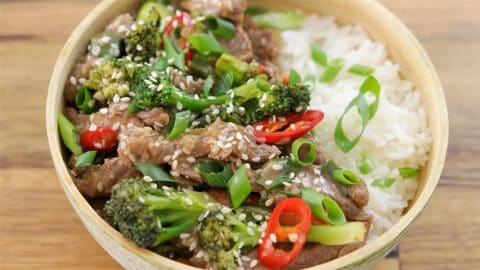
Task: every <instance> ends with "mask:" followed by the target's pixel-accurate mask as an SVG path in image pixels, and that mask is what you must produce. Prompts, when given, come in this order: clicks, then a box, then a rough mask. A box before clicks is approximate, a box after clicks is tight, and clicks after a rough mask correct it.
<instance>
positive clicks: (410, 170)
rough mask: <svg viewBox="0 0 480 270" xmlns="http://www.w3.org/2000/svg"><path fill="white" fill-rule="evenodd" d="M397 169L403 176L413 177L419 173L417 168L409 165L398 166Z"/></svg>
mask: <svg viewBox="0 0 480 270" xmlns="http://www.w3.org/2000/svg"><path fill="white" fill-rule="evenodd" d="M398 171H399V172H400V175H401V176H402V177H403V178H414V177H417V176H419V175H420V173H419V172H418V170H417V169H414V168H411V167H403V168H399V169H398Z"/></svg>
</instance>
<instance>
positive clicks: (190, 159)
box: [187, 157, 195, 163]
mask: <svg viewBox="0 0 480 270" xmlns="http://www.w3.org/2000/svg"><path fill="white" fill-rule="evenodd" d="M187 161H188V162H190V163H194V162H195V158H194V157H188V158H187Z"/></svg>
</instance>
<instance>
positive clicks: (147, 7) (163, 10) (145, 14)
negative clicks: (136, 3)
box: [137, 1, 172, 23]
mask: <svg viewBox="0 0 480 270" xmlns="http://www.w3.org/2000/svg"><path fill="white" fill-rule="evenodd" d="M152 10H155V11H157V12H158V13H159V14H160V16H161V18H166V17H167V16H170V15H172V14H171V13H170V12H169V11H168V9H167V7H166V6H165V5H163V4H162V3H159V2H157V1H145V3H144V4H143V5H142V7H141V8H140V9H139V10H138V14H137V21H144V22H147V23H148V22H151V21H154V20H155V19H156V17H155V16H153V15H152Z"/></svg>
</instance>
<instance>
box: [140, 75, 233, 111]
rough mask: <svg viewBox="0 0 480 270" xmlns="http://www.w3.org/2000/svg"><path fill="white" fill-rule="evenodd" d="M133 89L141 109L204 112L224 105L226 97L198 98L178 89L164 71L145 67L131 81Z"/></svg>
mask: <svg viewBox="0 0 480 270" xmlns="http://www.w3.org/2000/svg"><path fill="white" fill-rule="evenodd" d="M131 88H132V89H133V91H135V97H134V100H133V101H134V102H135V105H136V107H138V108H140V109H151V108H154V107H176V108H177V109H179V107H181V109H185V110H191V111H194V112H202V111H203V110H205V109H207V108H209V107H210V106H211V105H214V104H217V105H218V104H223V103H225V102H226V101H227V97H226V96H218V97H208V98H198V97H193V96H190V95H188V94H186V93H185V92H183V91H181V90H179V89H177V88H176V87H175V86H174V85H173V83H172V80H171V78H170V76H169V75H167V74H166V73H165V72H163V71H159V70H157V69H155V68H154V67H151V66H148V65H145V66H143V67H141V68H138V69H137V70H136V72H135V74H134V76H133V79H132V81H131Z"/></svg>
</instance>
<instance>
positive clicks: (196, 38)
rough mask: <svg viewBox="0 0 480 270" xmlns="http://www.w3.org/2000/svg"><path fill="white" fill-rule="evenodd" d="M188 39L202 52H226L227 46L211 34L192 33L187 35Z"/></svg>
mask: <svg viewBox="0 0 480 270" xmlns="http://www.w3.org/2000/svg"><path fill="white" fill-rule="evenodd" d="M187 40H188V42H190V45H192V47H193V48H194V49H195V50H197V51H198V52H199V53H201V54H210V53H223V52H225V48H224V47H223V46H222V45H221V44H220V43H218V41H217V40H216V39H215V37H214V36H212V35H209V34H191V35H189V36H187Z"/></svg>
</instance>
